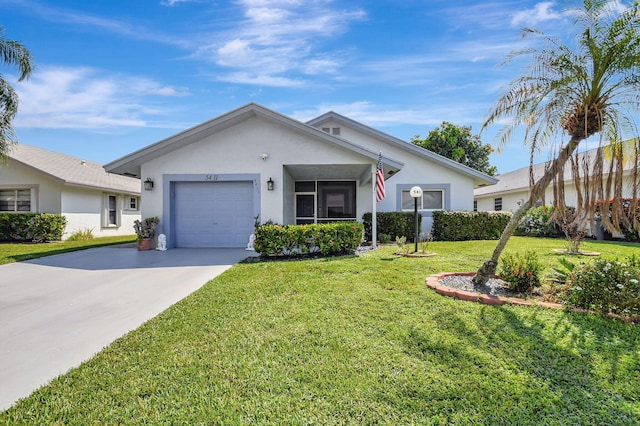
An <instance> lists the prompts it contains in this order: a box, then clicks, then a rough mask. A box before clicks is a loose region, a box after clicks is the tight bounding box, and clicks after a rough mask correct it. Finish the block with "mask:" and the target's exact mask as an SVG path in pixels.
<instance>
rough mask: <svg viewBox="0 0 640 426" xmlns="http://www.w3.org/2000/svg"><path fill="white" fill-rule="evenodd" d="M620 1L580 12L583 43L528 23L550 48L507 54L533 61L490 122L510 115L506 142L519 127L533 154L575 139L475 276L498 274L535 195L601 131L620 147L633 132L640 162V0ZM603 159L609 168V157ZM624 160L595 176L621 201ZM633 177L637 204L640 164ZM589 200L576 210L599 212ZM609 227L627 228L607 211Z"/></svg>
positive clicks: (600, 1) (590, 0) (595, 0)
mask: <svg viewBox="0 0 640 426" xmlns="http://www.w3.org/2000/svg"><path fill="white" fill-rule="evenodd" d="M616 5H619V3H618V2H615V3H611V2H609V1H606V0H584V1H583V5H582V7H581V8H579V9H575V10H573V11H572V12H573V15H574V16H576V26H577V29H578V33H577V34H576V38H575V40H576V45H575V46H572V45H567V44H565V43H563V42H562V41H560V40H558V39H555V38H552V37H549V36H547V35H545V34H543V33H541V32H540V31H536V30H533V29H525V30H524V35H525V36H537V37H540V38H541V39H542V41H543V46H542V47H540V48H535V47H533V48H530V49H526V50H523V51H517V52H513V53H512V54H511V55H510V56H509V57H508V58H507V60H506V62H509V61H510V60H511V59H514V58H519V57H522V56H525V57H528V58H530V59H531V65H530V67H529V69H528V72H527V73H526V74H524V75H522V76H520V77H517V78H516V79H514V80H513V81H512V82H511V83H510V86H509V89H508V90H507V92H506V93H505V94H504V95H502V96H501V97H500V99H499V100H498V102H497V103H496V105H495V106H494V107H493V108H492V110H491V111H490V112H489V115H488V118H487V119H486V121H485V123H484V125H483V128H486V127H487V126H489V125H490V124H493V123H495V122H497V121H499V120H503V119H507V120H506V121H507V124H506V126H505V127H503V129H502V130H501V132H500V133H499V134H498V137H499V141H500V142H501V143H506V142H507V141H508V140H509V139H510V137H511V134H512V133H513V130H514V129H515V128H517V127H520V126H522V127H524V129H525V143H526V144H528V145H529V147H530V149H531V152H532V153H535V152H538V151H539V150H540V149H542V148H543V147H544V146H545V145H546V144H548V143H550V142H551V141H553V140H554V139H555V138H556V137H558V136H559V135H565V136H566V137H568V141H567V142H566V143H565V144H564V146H563V147H562V148H561V149H560V150H559V151H558V152H557V155H556V157H555V159H554V160H553V161H551V162H550V163H549V165H548V167H547V168H546V169H545V172H544V174H543V176H542V177H541V178H540V179H538V180H537V181H536V182H535V183H533V184H532V186H531V194H530V198H529V200H528V201H526V202H525V203H523V205H522V206H521V207H520V208H519V209H518V210H516V211H515V212H514V213H513V216H512V217H511V220H510V222H509V223H508V224H507V226H506V227H505V229H504V231H503V232H502V236H501V237H500V241H499V242H498V244H497V246H496V248H495V249H494V251H493V254H492V255H491V258H490V259H488V260H487V261H485V262H484V263H483V265H482V266H481V267H480V268H479V269H478V272H477V274H476V276H475V277H474V279H473V281H474V283H475V284H477V285H482V284H485V283H486V282H487V281H488V280H489V278H491V277H492V276H493V274H494V273H495V270H496V267H497V265H498V259H499V258H500V255H501V253H502V251H503V250H504V248H505V246H506V244H507V241H508V240H509V238H510V237H511V235H513V232H514V230H515V228H516V226H517V225H518V223H519V222H520V219H522V217H523V216H524V215H525V213H526V212H527V211H528V210H529V209H530V208H531V206H532V204H533V203H534V202H535V200H537V199H539V198H541V196H542V195H543V194H544V191H545V189H546V188H547V186H549V184H550V183H551V181H552V180H553V179H554V178H556V177H558V180H560V181H561V180H562V178H561V177H562V176H563V174H562V171H563V168H564V166H565V163H567V161H568V160H569V159H570V158H572V156H573V155H574V153H575V152H576V150H577V148H578V146H579V145H580V144H581V143H582V142H583V141H585V140H586V139H588V138H590V137H591V136H593V135H595V134H600V136H601V139H600V142H601V144H602V143H603V142H602V141H603V139H604V140H605V141H607V143H608V142H613V143H614V146H615V144H619V143H620V142H621V141H622V140H624V139H625V136H631V137H632V138H633V141H634V149H633V152H634V157H635V158H634V161H635V164H636V165H637V164H638V155H639V153H640V139H639V138H638V137H637V129H636V126H635V120H634V114H635V113H637V112H638V111H640V96H639V94H640V3H638V2H637V1H636V2H634V3H629V2H627V4H626V6H627V7H626V9H625V10H624V11H622V12H619V11H618V9H617V7H616ZM620 157H621V155H620ZM598 164H599V165H600V166H602V165H603V163H602V160H600V161H599V162H598ZM621 166H623V162H622V161H614V162H612V163H611V166H610V168H609V170H605V169H604V167H599V168H597V169H596V170H594V171H593V172H592V174H591V176H590V179H591V180H592V185H591V188H594V189H595V190H596V192H597V193H606V194H612V195H613V198H614V200H618V199H620V198H621V192H622V185H619V184H618V182H619V180H618V179H610V178H607V176H620V173H619V171H618V168H619V167H621ZM632 180H633V182H632V187H633V189H634V196H633V202H632V204H633V205H634V206H636V205H638V201H637V200H638V172H637V167H636V171H635V173H634V174H633V176H632ZM581 198H582V201H583V203H578V205H577V206H576V208H577V209H578V211H584V210H587V211H588V212H587V213H588V215H592V214H593V211H594V210H595V207H594V205H595V203H594V202H593V201H592V197H587V196H582V197H581ZM599 198H600V199H602V198H603V197H599ZM608 198H609V197H607V199H608ZM557 205H559V206H562V205H564V200H563V199H560V200H555V201H554V207H556V206H557ZM605 209H606V206H605ZM621 210H622V205H621V203H619V202H618V203H613V204H612V205H611V211H612V217H613V218H617V217H619V216H620V215H621V214H622V212H621ZM603 225H604V226H605V227H607V228H611V227H613V226H615V227H619V224H618V223H617V222H616V221H613V223H612V221H609V220H608V218H605V217H603ZM633 225H634V228H636V229H637V227H640V224H639V223H634V224H633Z"/></svg>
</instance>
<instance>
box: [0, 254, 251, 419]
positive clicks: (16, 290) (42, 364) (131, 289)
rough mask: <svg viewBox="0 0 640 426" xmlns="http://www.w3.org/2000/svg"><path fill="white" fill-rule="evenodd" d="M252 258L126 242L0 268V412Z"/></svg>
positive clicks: (241, 255)
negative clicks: (141, 247)
mask: <svg viewBox="0 0 640 426" xmlns="http://www.w3.org/2000/svg"><path fill="white" fill-rule="evenodd" d="M252 255H255V252H248V251H245V250H244V249H175V250H167V251H165V252H160V251H155V250H151V251H142V252H139V251H138V250H137V249H136V247H135V244H125V245H118V246H109V247H101V248H94V249H89V250H82V251H77V252H73V253H65V254H60V255H56V256H50V257H45V258H42V259H37V260H31V261H27V262H19V263H12V264H8V265H0V410H5V409H7V408H9V407H10V406H11V405H13V404H14V403H15V402H16V401H17V400H18V399H20V398H24V397H26V396H28V395H29V394H31V392H33V391H34V390H36V389H37V388H38V387H40V386H41V385H44V384H46V383H48V382H49V381H51V379H53V378H55V377H56V376H58V375H60V374H62V373H65V372H67V371H68V370H69V369H70V368H72V367H76V366H78V365H80V363H82V362H83V361H86V360H87V359H89V358H91V357H92V356H93V355H94V354H96V353H97V352H99V351H100V350H101V349H102V348H104V347H105V346H107V345H109V344H110V343H111V342H113V341H114V340H115V339H117V338H118V337H121V336H122V335H124V334H125V333H127V332H128V331H131V330H133V329H135V328H137V327H138V326H140V325H141V324H142V323H144V322H145V321H147V320H149V319H150V318H153V317H154V316H156V315H157V314H159V313H160V312H162V311H164V310H165V309H167V308H168V307H169V306H171V305H173V304H174V303H176V302H177V301H179V300H180V299H182V298H184V297H185V296H187V295H189V294H191V293H192V292H193V291H195V290H197V289H198V288H200V287H201V286H202V285H204V284H205V283H206V282H207V281H209V280H210V279H212V278H214V277H215V276H217V275H219V274H220V273H222V272H223V271H225V270H227V269H228V268H230V267H231V266H232V265H234V264H235V263H237V262H239V261H241V260H242V259H245V258H246V257H249V256H252Z"/></svg>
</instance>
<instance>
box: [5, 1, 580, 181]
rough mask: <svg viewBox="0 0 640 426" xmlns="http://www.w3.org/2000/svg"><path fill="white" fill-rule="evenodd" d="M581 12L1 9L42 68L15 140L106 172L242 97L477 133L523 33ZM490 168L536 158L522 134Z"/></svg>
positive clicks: (274, 5)
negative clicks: (105, 166)
mask: <svg viewBox="0 0 640 426" xmlns="http://www.w3.org/2000/svg"><path fill="white" fill-rule="evenodd" d="M571 4H575V3H571ZM571 4H569V3H567V2H566V1H564V0H559V1H555V2H554V1H543V2H539V1H526V0H522V1H507V0H494V1H491V0H488V1H476V0H469V1H451V0H447V1H441V0H420V1H417V0H416V1H413V0H368V1H364V0H352V1H337V0H336V1H331V0H238V1H222V0H220V1H216V0H135V1H132V0H110V1H98V2H94V1H86V0H56V1H44V0H0V16H1V18H0V25H1V26H3V27H4V30H5V34H4V36H5V37H6V38H8V39H15V40H19V41H20V42H22V43H23V44H24V45H25V46H26V47H27V48H28V49H29V50H30V51H31V52H32V54H33V56H34V60H35V64H36V69H35V71H34V73H33V74H32V77H31V79H30V80H29V81H27V82H21V83H15V84H14V88H16V89H17V91H18V93H19V96H20V111H19V113H18V116H17V117H16V120H15V121H14V127H15V129H16V132H17V135H18V138H19V140H20V141H21V142H24V143H27V144H31V145H35V146H40V147H43V148H47V149H51V150H54V151H59V152H63V153H66V154H70V155H74V156H78V157H82V158H85V159H88V160H93V161H98V162H101V163H107V162H109V161H112V160H115V159H117V158H120V157H122V156H124V155H126V154H129V153H131V152H133V151H135V150H137V149H140V148H142V147H144V146H146V145H149V144H151V143H154V142H157V141H159V140H161V139H163V138H165V137H168V136H171V135H173V134H175V133H177V132H179V131H181V130H184V129H186V128H188V127H191V126H194V125H196V124H199V123H201V122H204V121H206V120H209V119H211V118H214V117H216V116H218V115H220V114H223V113H225V112H228V111H230V110H232V109H235V108H237V107H240V106H242V105H245V104H246V103H248V102H256V103H259V104H261V105H264V106H266V107H268V108H271V109H274V110H276V111H278V112H280V113H283V114H285V115H288V116H291V117H294V118H296V119H299V120H302V121H306V120H309V119H311V118H314V117H316V116H318V115H320V114H323V113H325V112H327V111H329V110H333V111H335V112H337V113H339V114H342V115H345V116H347V117H350V118H352V119H355V120H357V121H360V122H362V123H365V124H367V125H369V126H372V127H374V128H376V129H379V130H381V131H384V132H386V133H389V134H391V135H393V136H396V137H399V138H401V139H404V140H407V141H409V140H410V139H411V137H412V136H414V135H417V134H419V135H421V136H425V135H426V134H427V133H428V132H429V131H430V130H432V129H433V128H435V127H438V126H439V125H440V123H442V122H443V121H449V122H452V123H454V124H457V125H466V126H472V131H473V132H474V133H479V132H480V127H481V124H482V120H483V118H484V116H485V114H486V113H487V111H488V110H489V108H490V107H491V106H492V105H493V103H494V102H495V101H496V99H497V98H498V96H499V95H500V93H501V92H502V91H503V90H504V88H505V87H506V84H507V83H508V82H509V80H511V78H513V76H514V75H516V74H518V73H520V72H521V71H522V67H523V66H524V64H511V65H509V66H508V67H502V68H501V67H499V66H498V64H499V63H500V62H501V60H502V59H504V57H505V55H507V54H508V53H509V52H510V51H512V50H514V49H518V48H521V47H522V44H521V43H522V41H521V38H520V31H521V29H522V28H523V27H525V26H531V27H535V28H538V29H541V30H543V31H545V32H547V33H549V34H553V35H557V36H560V37H562V36H564V35H565V34H566V33H567V32H568V31H569V30H570V27H571V23H572V20H571V18H570V15H569V14H567V13H566V9H567V7H568V6H570V5H571ZM0 72H2V73H3V75H4V76H5V78H7V79H8V80H9V81H15V71H14V70H13V69H10V68H0ZM12 73H13V74H12ZM12 77H13V79H12ZM497 130H498V126H492V127H490V128H488V129H487V130H486V131H484V132H483V133H482V140H483V142H485V143H492V144H493V142H494V141H493V137H494V135H495V132H496V131H497ZM541 156H545V154H544V153H542V154H541ZM540 158H542V159H543V160H544V159H546V157H540ZM491 161H492V164H494V165H496V166H498V170H499V172H507V171H510V170H513V169H516V168H519V167H524V166H526V165H528V161H529V155H528V151H527V149H526V148H525V147H523V146H522V140H521V137H519V136H518V135H517V134H516V136H515V137H514V138H513V139H512V141H511V143H510V144H509V145H508V146H507V147H505V148H504V149H503V150H502V152H501V153H495V154H493V155H492V157H491Z"/></svg>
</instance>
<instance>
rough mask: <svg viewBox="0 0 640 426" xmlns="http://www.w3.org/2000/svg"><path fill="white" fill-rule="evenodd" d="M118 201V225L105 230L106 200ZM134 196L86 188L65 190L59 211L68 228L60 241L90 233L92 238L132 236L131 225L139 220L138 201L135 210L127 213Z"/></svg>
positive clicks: (107, 227)
mask: <svg viewBox="0 0 640 426" xmlns="http://www.w3.org/2000/svg"><path fill="white" fill-rule="evenodd" d="M107 195H115V196H116V197H117V206H118V215H119V224H118V226H106V225H105V222H106V219H105V215H106V208H105V207H106V205H105V197H106V196H107ZM133 196H134V195H127V194H119V193H117V192H102V191H98V190H92V189H85V188H70V187H68V188H66V190H65V191H64V192H63V194H62V210H63V212H64V213H63V214H64V216H65V217H66V218H67V227H66V230H65V234H64V236H63V237H62V238H63V239H66V238H68V237H69V236H70V235H71V234H73V233H74V232H77V231H84V230H87V229H89V230H91V233H92V234H93V236H94V237H109V236H116V235H133V234H134V233H135V231H134V230H133V222H134V221H135V220H136V219H140V209H139V204H140V197H137V196H136V197H137V198H138V209H137V210H129V209H128V208H127V202H128V200H129V197H133Z"/></svg>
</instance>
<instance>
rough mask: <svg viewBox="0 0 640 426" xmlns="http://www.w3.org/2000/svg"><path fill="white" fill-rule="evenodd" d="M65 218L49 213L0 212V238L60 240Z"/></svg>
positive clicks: (35, 240)
mask: <svg viewBox="0 0 640 426" xmlns="http://www.w3.org/2000/svg"><path fill="white" fill-rule="evenodd" d="M65 226H67V219H66V218H65V217H64V216H62V215H59V214H51V213H0V240H5V241H32V242H38V243H43V242H46V241H60V240H61V239H62V234H63V233H64V228H65Z"/></svg>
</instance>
